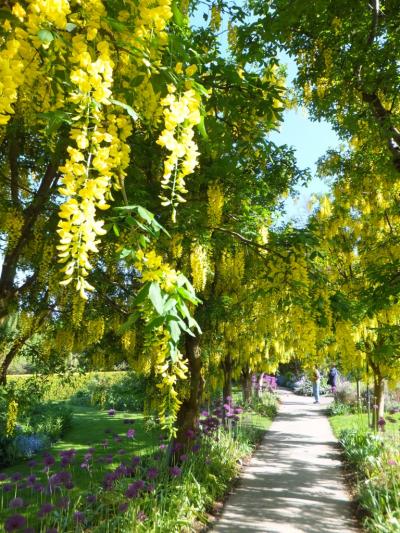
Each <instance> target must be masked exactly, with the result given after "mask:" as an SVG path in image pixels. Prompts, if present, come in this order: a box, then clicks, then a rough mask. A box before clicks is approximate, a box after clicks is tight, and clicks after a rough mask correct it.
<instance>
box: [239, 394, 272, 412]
mask: <svg viewBox="0 0 400 533" xmlns="http://www.w3.org/2000/svg"><path fill="white" fill-rule="evenodd" d="M245 407H247V408H250V409H251V410H252V411H254V412H255V413H257V414H259V415H261V416H267V417H268V418H275V416H276V413H277V410H278V399H277V396H276V394H274V393H273V392H264V393H262V394H260V395H258V396H252V398H251V400H250V402H249V403H248V404H247V405H245Z"/></svg>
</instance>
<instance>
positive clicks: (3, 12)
mask: <svg viewBox="0 0 400 533" xmlns="http://www.w3.org/2000/svg"><path fill="white" fill-rule="evenodd" d="M5 19H7V20H9V21H10V22H12V23H13V24H14V25H16V26H20V25H21V23H20V20H19V18H18V17H16V16H15V15H13V14H12V13H11V11H10V10H9V9H4V8H2V9H0V20H5Z"/></svg>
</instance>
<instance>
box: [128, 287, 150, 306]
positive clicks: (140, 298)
mask: <svg viewBox="0 0 400 533" xmlns="http://www.w3.org/2000/svg"><path fill="white" fill-rule="evenodd" d="M149 292H150V283H149V282H147V283H146V284H145V285H143V287H142V288H141V289H140V291H139V292H138V293H137V295H136V296H135V298H134V299H133V302H132V304H133V305H139V304H141V303H142V302H144V301H145V299H146V298H147V297H148V296H149Z"/></svg>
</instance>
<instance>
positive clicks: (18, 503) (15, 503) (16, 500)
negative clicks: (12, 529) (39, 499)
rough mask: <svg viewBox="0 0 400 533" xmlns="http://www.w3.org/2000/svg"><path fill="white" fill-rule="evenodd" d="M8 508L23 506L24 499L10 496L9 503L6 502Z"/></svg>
mask: <svg viewBox="0 0 400 533" xmlns="http://www.w3.org/2000/svg"><path fill="white" fill-rule="evenodd" d="M8 506H9V508H10V509H20V508H21V507H23V506H24V500H23V499H22V498H19V497H17V498H12V500H10V503H9V504H8Z"/></svg>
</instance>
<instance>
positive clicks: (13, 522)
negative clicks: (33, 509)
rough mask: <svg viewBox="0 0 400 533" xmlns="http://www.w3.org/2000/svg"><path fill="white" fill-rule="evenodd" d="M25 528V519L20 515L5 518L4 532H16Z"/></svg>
mask: <svg viewBox="0 0 400 533" xmlns="http://www.w3.org/2000/svg"><path fill="white" fill-rule="evenodd" d="M24 526H26V518H25V517H24V516H22V515H20V514H15V515H13V516H10V518H7V520H6V522H5V524H4V529H5V530H6V531H16V530H17V529H22V528H23V527H24Z"/></svg>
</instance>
